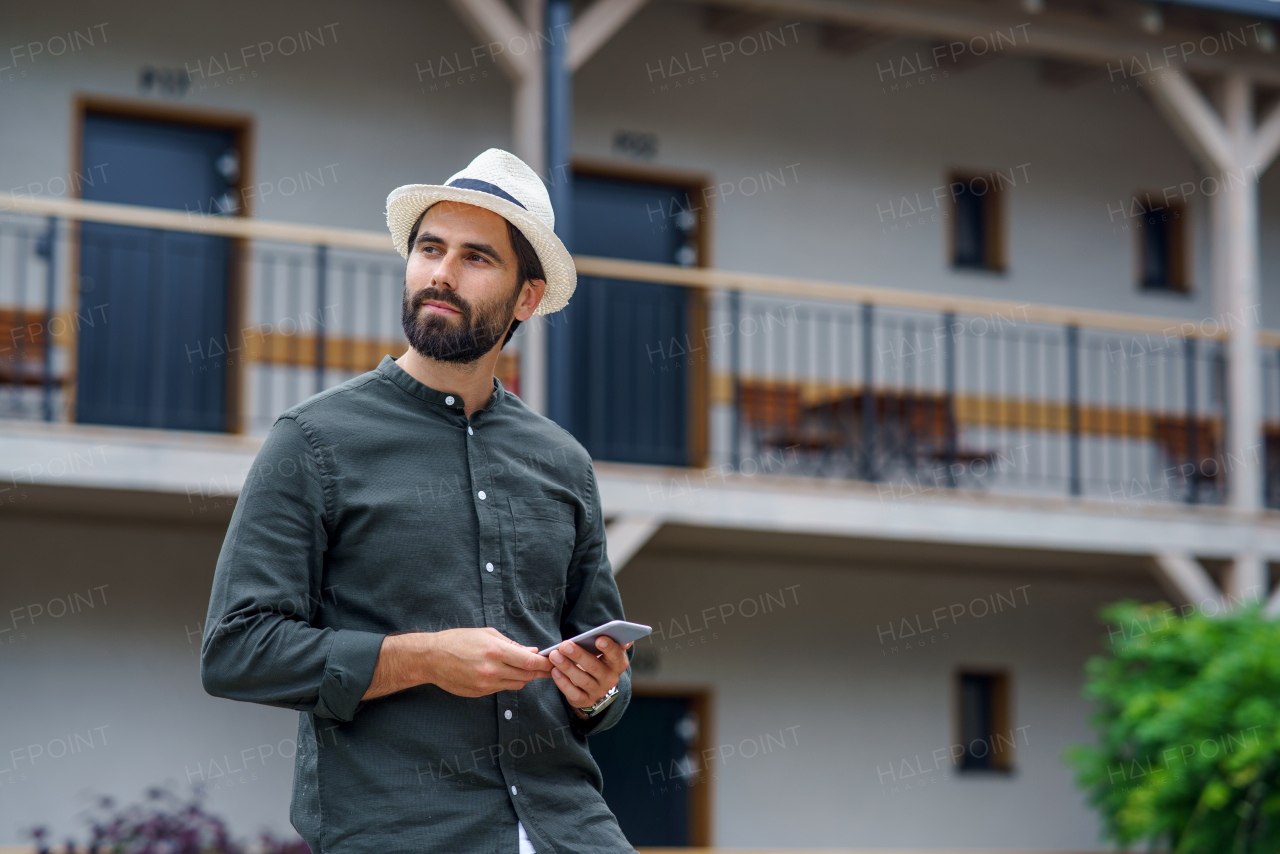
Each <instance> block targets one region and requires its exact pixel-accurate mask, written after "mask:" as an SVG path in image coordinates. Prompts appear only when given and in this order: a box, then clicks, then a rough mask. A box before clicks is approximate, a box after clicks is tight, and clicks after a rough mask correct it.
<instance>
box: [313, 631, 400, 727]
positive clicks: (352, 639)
mask: <svg viewBox="0 0 1280 854" xmlns="http://www.w3.org/2000/svg"><path fill="white" fill-rule="evenodd" d="M385 637H386V635H382V634H378V633H377V632H362V631H357V630H355V629H337V630H336V631H335V633H334V636H333V644H332V645H331V646H330V647H329V658H328V659H327V660H326V661H325V666H324V678H323V679H322V680H321V682H320V697H319V699H318V700H317V701H316V711H315V713H316V714H317V715H319V716H320V717H322V718H334V719H336V720H340V721H349V720H351V719H352V718H354V717H355V715H356V708H357V707H358V706H359V705H360V698H361V697H363V696H364V692H365V691H368V690H369V685H370V684H371V683H372V682H373V671H374V668H375V667H377V665H378V653H379V652H381V651H382V639H383V638H385Z"/></svg>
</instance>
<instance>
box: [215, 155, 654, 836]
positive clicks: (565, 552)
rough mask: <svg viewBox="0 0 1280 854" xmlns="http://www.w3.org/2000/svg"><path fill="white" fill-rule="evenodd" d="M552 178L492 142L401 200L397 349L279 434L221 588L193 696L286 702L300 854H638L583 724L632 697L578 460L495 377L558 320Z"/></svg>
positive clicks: (592, 728) (396, 229)
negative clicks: (290, 714) (512, 349)
mask: <svg viewBox="0 0 1280 854" xmlns="http://www.w3.org/2000/svg"><path fill="white" fill-rule="evenodd" d="M554 221H555V220H554V214H553V213H552V210H551V204H550V199H549V198H548V196H547V192H546V189H545V187H544V186H543V184H542V182H541V180H539V178H538V176H537V175H536V174H535V173H534V172H533V170H531V169H530V168H529V167H528V166H527V165H526V164H525V163H524V162H522V161H521V160H519V159H518V158H516V157H515V156H513V155H511V154H509V153H507V152H505V151H501V150H498V149H489V150H488V151H486V152H484V153H483V154H481V155H480V156H479V157H477V158H476V159H475V160H474V161H472V163H471V164H470V165H469V166H468V167H467V168H466V169H464V170H463V171H462V172H459V173H457V174H456V175H454V176H453V177H452V178H450V179H449V181H448V182H447V183H446V184H445V185H422V184H414V185H408V186H405V187H400V188H398V189H397V190H395V191H393V192H392V193H391V195H390V196H388V198H387V224H388V227H389V228H390V229H391V234H392V239H393V241H394V243H395V246H396V249H397V250H399V252H400V254H401V255H402V256H404V257H405V258H406V266H405V289H404V300H403V306H402V322H403V324H404V329H405V334H406V336H407V337H408V339H409V342H410V345H411V346H410V349H409V350H408V351H407V352H406V353H405V354H404V355H403V356H401V357H400V358H398V359H394V360H393V359H392V358H391V357H390V356H384V357H383V360H382V363H381V364H380V365H378V367H377V369H376V370H373V371H369V372H368V373H365V374H363V375H361V376H359V377H355V378H354V379H352V380H349V381H348V382H345V383H343V384H341V385H339V386H337V387H335V388H331V389H328V390H327V391H325V392H322V393H320V394H317V395H315V396H313V397H311V398H310V399H308V400H306V401H304V402H302V403H300V404H298V405H297V406H295V407H293V408H292V409H290V410H288V411H287V412H285V413H284V414H283V415H281V416H280V418H279V419H278V420H277V421H276V422H275V424H274V425H273V426H272V428H271V431H270V433H269V434H268V436H267V438H266V440H265V442H264V443H263V446H262V450H261V451H260V452H259V454H258V457H257V459H256V460H255V463H254V467H253V470H252V472H251V473H250V475H249V476H248V477H247V479H246V482H245V485H244V488H243V490H242V491H241V493H240V497H239V500H238V501H237V502H236V507H235V511H234V513H233V514H232V517H231V524H230V526H229V527H228V529H227V534H226V539H225V541H224V542H223V546H222V552H221V554H220V555H219V557H218V564H217V568H216V570H215V573H214V579H213V591H212V595H211V597H210V601H209V613H208V619H207V621H206V623H205V633H204V637H203V639H202V644H201V658H200V664H201V668H200V673H201V678H202V681H203V683H204V687H205V690H206V691H208V692H209V693H210V694H214V695H216V696H219V697H227V698H230V699H234V700H246V701H251V702H256V703H263V704H266V705H271V706H279V707H283V708H289V709H297V710H299V711H300V712H301V713H302V714H300V715H299V720H298V740H297V743H298V752H297V757H296V760H295V769H294V783H293V799H292V803H291V805H290V811H289V818H290V820H291V821H292V823H293V825H294V827H295V828H297V830H298V832H299V833H300V834H301V835H302V837H303V839H304V840H305V841H306V842H307V844H308V845H309V846H310V847H311V850H312V851H313V852H314V854H357V852H359V854H365V852H367V854H374V852H376V854H401V852H403V854H410V852H413V854H422V852H434V851H438V852H449V854H456V853H457V852H463V851H483V852H504V854H507V852H509V854H515V852H517V851H520V852H528V851H536V852H538V854H553V852H570V851H572V852H584V851H592V852H594V851H601V852H604V851H608V852H613V851H628V852H629V851H632V850H633V849H632V847H631V846H630V845H628V844H627V841H626V839H625V838H624V837H623V835H622V832H621V831H620V830H619V828H618V824H617V821H616V819H615V818H614V816H613V814H612V812H610V810H609V808H608V807H607V806H606V805H605V802H604V799H603V798H602V797H601V794H600V792H601V786H602V782H601V776H600V771H599V768H598V767H597V766H596V764H595V762H594V761H593V760H592V758H591V754H590V752H589V751H588V749H587V741H586V734H587V733H590V732H598V731H601V730H604V729H608V728H609V727H611V726H613V725H614V724H615V723H616V722H617V721H618V719H619V718H620V717H621V715H622V713H623V711H624V710H625V708H626V706H627V703H628V701H629V699H630V695H631V681H630V673H629V670H628V665H629V661H630V655H631V653H630V646H631V645H630V644H627V645H625V646H622V647H620V646H619V645H618V644H617V643H608V642H607V641H604V642H602V643H601V644H600V645H601V647H602V649H603V652H602V654H600V655H599V656H598V657H597V655H596V654H595V653H592V652H588V651H587V650H585V649H582V648H579V647H577V646H576V645H574V644H572V643H568V642H563V643H560V645H559V647H558V650H557V651H555V652H552V653H551V655H550V657H547V656H540V655H538V654H537V650H538V649H544V648H546V647H548V646H551V645H553V644H556V643H557V642H560V641H562V639H563V638H567V637H572V636H573V635H576V634H578V633H580V632H583V631H586V630H587V629H590V628H593V627H595V626H597V625H599V624H601V623H604V622H607V621H609V620H611V619H621V618H622V617H623V610H622V603H621V600H620V598H619V595H618V588H617V585H616V584H615V583H614V580H613V573H612V571H611V569H610V566H609V560H608V557H607V555H606V550H605V534H604V520H603V519H602V517H601V506H600V494H599V490H598V489H597V484H596V478H595V473H594V470H593V468H592V465H591V458H590V457H589V456H588V455H587V452H586V451H585V449H583V447H582V446H581V445H580V444H579V443H578V442H577V441H575V440H574V439H573V437H572V436H571V435H570V434H569V433H567V432H566V431H565V430H563V429H561V428H560V427H559V426H557V425H556V424H555V423H553V422H552V421H550V420H548V419H547V418H544V417H543V416H541V415H539V414H537V413H535V412H534V411H532V410H531V409H529V408H528V407H527V406H526V405H525V404H524V402H523V401H521V400H520V399H519V398H518V397H516V396H515V395H513V394H511V393H510V392H508V391H507V390H506V389H505V388H503V386H502V383H501V381H500V380H498V378H497V377H496V376H494V375H493V369H494V365H495V363H496V362H497V358H498V353H499V351H500V350H501V349H502V347H503V346H504V345H505V344H506V341H507V340H509V339H510V336H511V333H512V332H513V331H514V328H515V325H516V323H518V322H521V321H524V320H527V319H528V318H529V317H531V316H533V315H534V314H548V313H550V312H552V311H556V310H558V309H560V308H562V307H563V306H564V305H565V304H566V303H567V302H568V299H569V297H570V295H571V294H572V293H573V290H574V287H575V285H576V281H577V279H576V274H575V271H574V267H573V259H572V257H571V256H570V255H569V253H568V252H567V251H566V250H565V248H564V245H563V244H562V243H561V242H560V241H559V239H557V238H556V236H555V233H554V231H553V230H552V228H553V225H554Z"/></svg>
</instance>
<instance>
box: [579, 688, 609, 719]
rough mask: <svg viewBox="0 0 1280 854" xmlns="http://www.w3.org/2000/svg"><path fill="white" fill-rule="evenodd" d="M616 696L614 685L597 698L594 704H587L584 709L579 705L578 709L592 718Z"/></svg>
mask: <svg viewBox="0 0 1280 854" xmlns="http://www.w3.org/2000/svg"><path fill="white" fill-rule="evenodd" d="M617 696H618V686H617V685H615V686H613V687H612V688H610V689H609V693H607V694H605V695H604V696H603V697H601V698H600V699H599V700H596V704H595V705H594V706H588V707H587V708H585V709H584V708H581V707H579V708H578V711H580V712H582V713H583V714H584V715H586V716H587V717H589V718H594V717H595V716H596V715H598V714H600V713H601V712H603V711H604V710H605V707H606V706H608V705H609V704H610V703H612V702H613V701H614V699H615V698H616V697H617Z"/></svg>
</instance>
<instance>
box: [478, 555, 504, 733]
mask: <svg viewBox="0 0 1280 854" xmlns="http://www.w3.org/2000/svg"><path fill="white" fill-rule="evenodd" d="M484 568H485V569H487V570H489V571H490V572H493V564H491V563H486V564H485V565H484ZM507 717H511V713H510V712H507Z"/></svg>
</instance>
